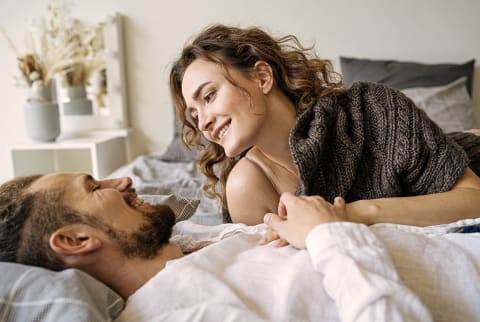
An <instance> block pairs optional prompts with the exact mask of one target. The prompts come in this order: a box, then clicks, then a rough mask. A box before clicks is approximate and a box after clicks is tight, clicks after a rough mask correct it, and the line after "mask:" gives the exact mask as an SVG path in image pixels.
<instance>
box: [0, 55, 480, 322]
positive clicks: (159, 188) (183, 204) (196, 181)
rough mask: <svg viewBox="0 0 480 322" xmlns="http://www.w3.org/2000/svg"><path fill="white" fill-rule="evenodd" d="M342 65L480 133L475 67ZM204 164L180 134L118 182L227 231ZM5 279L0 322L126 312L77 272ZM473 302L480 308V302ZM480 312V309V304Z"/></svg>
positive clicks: (9, 268)
mask: <svg viewBox="0 0 480 322" xmlns="http://www.w3.org/2000/svg"><path fill="white" fill-rule="evenodd" d="M340 65H341V69H342V74H343V75H344V78H345V83H346V85H347V86H349V85H351V84H352V83H353V82H355V81H359V80H366V81H374V82H381V83H385V84H387V85H390V86H392V87H395V88H398V89H400V90H402V91H403V92H404V93H405V94H406V95H407V96H409V97H410V98H411V99H412V100H413V101H414V102H415V103H416V104H417V105H418V106H419V107H420V108H422V109H424V110H425V111H426V113H427V114H428V115H429V116H430V117H431V118H432V119H434V120H435V121H436V122H437V123H438V124H439V125H440V126H441V127H442V128H443V129H444V130H445V131H448V132H450V131H463V130H468V129H471V128H475V127H478V125H477V124H476V122H475V118H474V115H473V111H472V99H471V91H472V83H473V70H474V61H473V60H471V61H468V62H466V63H462V64H435V65H427V64H422V63H417V62H400V61H392V60H370V59H361V58H352V57H341V58H340ZM175 129H177V127H175ZM196 156H197V154H196V151H194V150H193V151H188V150H186V149H185V148H184V147H183V146H182V143H181V139H180V135H179V132H178V130H175V132H174V133H173V139H172V141H171V143H170V145H169V146H168V147H167V149H166V150H165V151H162V152H155V153H149V154H146V155H142V156H139V157H137V158H136V159H135V160H134V161H132V162H131V163H129V164H127V165H126V166H124V167H122V168H120V169H118V170H116V171H115V172H114V173H112V174H111V175H110V177H118V176H130V177H131V178H132V179H133V181H134V184H135V187H136V189H137V191H138V193H139V194H140V195H141V196H142V197H143V198H144V199H145V200H146V201H149V202H163V203H166V204H168V205H170V206H171V207H172V209H173V210H174V212H175V215H176V217H177V221H185V220H189V221H191V222H194V223H198V224H203V225H209V226H215V225H219V224H222V223H223V222H224V219H223V216H222V207H221V205H220V203H219V202H218V201H216V200H214V199H210V198H207V197H205V196H204V195H203V193H202V192H201V186H202V182H203V178H202V176H201V175H200V173H199V172H198V170H197V168H196V166H195V161H194V160H195V158H196ZM479 223H480V219H478V220H476V221H472V222H461V223H454V224H452V225H449V226H442V227H440V228H438V227H436V228H434V230H428V229H426V230H422V232H421V234H419V242H420V243H421V242H422V239H425V240H427V239H428V238H431V236H432V232H435V235H438V234H441V233H445V232H447V231H451V229H459V227H461V226H472V225H476V224H479ZM400 228H401V227H400ZM402 229H404V228H402ZM442 229H443V230H442ZM449 229H450V230H449ZM473 234H477V235H478V234H479V233H477V232H473ZM472 236H473V235H472ZM456 243H457V244H456V245H457V246H458V247H461V248H464V249H469V248H468V247H469V245H468V239H465V241H462V238H458V240H456ZM469 251H471V249H470V250H469ZM435 256H436V257H435V258H434V259H435V260H436V261H437V262H438V265H439V267H441V264H442V263H443V261H444V262H445V264H447V262H448V259H447V258H445V257H443V256H442V254H440V253H439V254H435ZM477 258H478V257H477ZM399 264H401V263H399ZM475 269H476V275H475V276H470V277H469V278H470V281H476V285H480V262H479V261H478V260H477V262H476V266H475V267H474V270H475ZM0 271H1V272H2V274H1V275H0V279H1V281H0V284H1V285H2V288H1V290H0V321H22V322H23V321H38V322H40V321H66V320H69V321H111V320H114V319H115V318H116V317H117V316H118V314H119V313H120V312H121V311H122V309H123V307H124V305H125V303H124V301H123V300H122V299H121V298H120V297H119V296H118V295H117V294H115V293H114V292H113V291H112V290H110V289H109V288H108V287H106V286H105V285H103V284H102V283H100V282H98V281H96V280H94V279H93V278H91V277H89V276H88V275H86V274H84V273H82V272H80V271H77V270H66V271H63V272H52V271H48V270H45V269H42V268H36V267H28V266H25V265H19V264H12V263H0ZM452 274H457V273H452ZM458 278H459V279H461V280H462V281H465V283H469V282H468V280H469V279H468V278H466V277H465V276H460V275H459V276H458ZM442 285H443V284H442ZM479 287H480V286H479ZM476 290H477V291H478V293H477V295H478V294H480V288H478V287H477V288H476ZM472 301H477V302H478V296H477V297H476V298H475V299H472ZM477 304H478V305H479V307H480V303H477ZM445 316H448V315H438V321H448V320H447V319H446V318H445ZM477 318H478V316H477Z"/></svg>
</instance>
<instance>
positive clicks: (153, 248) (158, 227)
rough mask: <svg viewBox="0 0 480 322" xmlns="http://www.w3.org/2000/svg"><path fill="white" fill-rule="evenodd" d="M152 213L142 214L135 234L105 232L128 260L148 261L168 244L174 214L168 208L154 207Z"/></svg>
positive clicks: (112, 230)
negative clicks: (139, 225)
mask: <svg viewBox="0 0 480 322" xmlns="http://www.w3.org/2000/svg"><path fill="white" fill-rule="evenodd" d="M152 207H153V209H154V210H152V212H148V213H145V212H144V213H143V216H144V218H145V220H146V221H147V222H146V223H145V224H143V225H142V226H141V227H140V228H139V229H138V230H137V231H136V232H133V233H126V232H124V231H120V230H116V229H114V228H113V227H109V228H110V229H109V231H108V232H107V233H108V234H109V235H110V236H111V237H112V239H113V240H114V241H115V242H116V243H117V244H118V246H119V247H120V249H121V251H122V253H123V254H124V255H125V256H126V257H128V258H142V259H150V258H153V257H155V256H156V255H157V254H158V253H159V251H160V250H161V248H162V247H163V246H164V245H165V244H167V243H168V241H169V240H170V237H171V235H172V228H173V226H174V225H175V214H174V213H173V211H172V210H171V209H170V207H168V206H165V205H154V206H152Z"/></svg>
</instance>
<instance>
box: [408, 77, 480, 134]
mask: <svg viewBox="0 0 480 322" xmlns="http://www.w3.org/2000/svg"><path fill="white" fill-rule="evenodd" d="M466 84H467V78H466V77H462V78H459V79H457V80H456V81H454V82H452V83H450V84H447V85H445V86H435V87H415V88H407V89H403V90H402V92H403V93H404V94H405V95H407V96H408V97H409V98H410V99H411V100H412V101H413V102H414V103H415V104H416V105H417V106H418V107H419V108H421V109H422V110H424V111H425V112H426V113H427V115H428V116H429V117H430V118H431V119H432V120H433V121H434V122H435V123H437V124H438V125H439V126H440V127H441V128H442V129H443V131H444V132H455V131H463V130H469V129H472V128H475V127H477V126H476V122H475V117H474V115H473V108H472V99H471V98H470V96H469V95H468V91H467V87H466Z"/></svg>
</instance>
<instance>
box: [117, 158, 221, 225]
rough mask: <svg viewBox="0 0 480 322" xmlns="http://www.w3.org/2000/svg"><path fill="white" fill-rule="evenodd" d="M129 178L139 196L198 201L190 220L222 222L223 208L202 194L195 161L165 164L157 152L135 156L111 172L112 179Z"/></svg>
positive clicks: (206, 222)
mask: <svg viewBox="0 0 480 322" xmlns="http://www.w3.org/2000/svg"><path fill="white" fill-rule="evenodd" d="M122 176H129V177H131V178H132V180H133V182H134V187H135V189H136V190H137V193H138V194H139V195H159V196H162V195H169V194H176V195H180V196H182V197H185V198H190V199H196V200H199V201H200V203H199V205H198V207H197V209H196V211H195V213H194V215H193V216H192V217H191V218H190V220H192V221H194V222H196V223H200V224H204V225H217V224H221V223H222V207H221V205H220V203H219V201H218V200H217V199H211V198H208V197H207V196H205V194H204V193H203V192H202V184H203V181H202V180H203V179H202V176H201V174H200V172H199V171H198V170H197V168H196V165H195V162H194V161H188V162H166V161H162V160H161V154H160V153H150V154H146V155H142V156H139V157H137V158H136V159H135V160H134V161H132V162H131V163H129V164H127V165H126V166H124V167H122V168H120V169H118V170H116V171H114V172H113V173H112V174H110V175H109V177H110V178H112V177H122Z"/></svg>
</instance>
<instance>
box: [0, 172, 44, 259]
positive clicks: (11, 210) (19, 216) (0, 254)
mask: <svg viewBox="0 0 480 322" xmlns="http://www.w3.org/2000/svg"><path fill="white" fill-rule="evenodd" d="M40 177H41V175H34V176H28V177H19V178H15V179H13V180H10V181H7V182H5V183H4V184H2V185H1V186H0V221H1V224H0V245H1V247H0V261H4V262H16V259H17V249H18V244H19V241H20V236H21V232H22V229H23V226H24V224H25V221H26V220H27V219H28V217H29V216H30V209H31V206H32V202H33V196H31V195H30V196H29V197H26V196H25V190H26V189H27V188H28V187H29V186H30V185H31V184H32V183H33V182H34V181H36V180H37V179H39V178H40Z"/></svg>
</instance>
